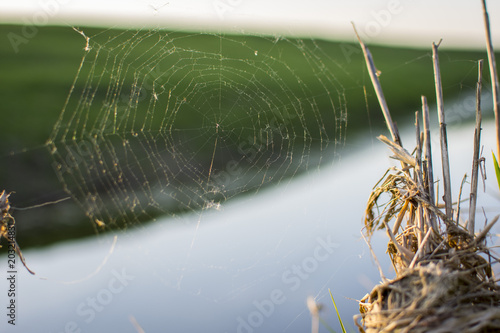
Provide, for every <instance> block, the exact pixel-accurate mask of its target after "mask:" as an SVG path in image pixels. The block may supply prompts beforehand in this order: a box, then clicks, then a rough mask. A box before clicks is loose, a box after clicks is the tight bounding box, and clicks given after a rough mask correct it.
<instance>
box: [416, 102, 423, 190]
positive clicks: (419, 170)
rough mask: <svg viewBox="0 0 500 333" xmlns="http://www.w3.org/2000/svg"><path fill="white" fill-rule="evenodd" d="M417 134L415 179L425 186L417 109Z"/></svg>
mask: <svg viewBox="0 0 500 333" xmlns="http://www.w3.org/2000/svg"><path fill="white" fill-rule="evenodd" d="M415 132H416V133H415V134H416V137H415V139H416V143H417V150H416V152H415V161H416V163H415V181H416V182H417V184H418V186H420V187H422V188H425V184H424V179H423V172H422V140H421V138H422V133H421V132H420V114H419V113H418V111H415Z"/></svg>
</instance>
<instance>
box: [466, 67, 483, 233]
mask: <svg viewBox="0 0 500 333" xmlns="http://www.w3.org/2000/svg"><path fill="white" fill-rule="evenodd" d="M477 65H478V74H477V86H476V129H475V130H474V155H473V156H472V176H471V188H470V199H469V223H468V224H467V229H468V231H469V234H471V235H474V229H475V216H476V202H477V180H478V170H479V148H480V142H481V119H482V117H481V81H482V80H483V60H479V61H478V63H477Z"/></svg>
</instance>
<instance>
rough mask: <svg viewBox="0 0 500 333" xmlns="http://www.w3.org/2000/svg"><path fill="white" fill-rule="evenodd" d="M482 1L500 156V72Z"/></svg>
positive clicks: (488, 20) (486, 10)
mask: <svg viewBox="0 0 500 333" xmlns="http://www.w3.org/2000/svg"><path fill="white" fill-rule="evenodd" d="M482 2H483V17H484V27H485V31H486V46H487V50H488V63H489V67H490V76H491V90H492V92H493V111H494V113H495V124H496V131H497V156H500V118H499V116H498V109H499V108H500V97H499V83H498V73H497V66H496V62H495V53H494V51H493V43H492V42H491V30H490V19H489V15H488V9H487V8H486V0H483V1H482Z"/></svg>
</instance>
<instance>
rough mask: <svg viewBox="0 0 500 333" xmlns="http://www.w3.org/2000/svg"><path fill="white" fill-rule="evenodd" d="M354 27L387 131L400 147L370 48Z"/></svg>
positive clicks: (399, 140) (397, 133)
mask: <svg viewBox="0 0 500 333" xmlns="http://www.w3.org/2000/svg"><path fill="white" fill-rule="evenodd" d="M352 26H353V28H354V32H355V33H356V36H357V38H358V41H359V45H361V49H362V50H363V55H364V56H365V61H366V67H367V68H368V73H369V74H370V78H371V80H372V84H373V88H374V89H375V93H376V94H377V98H378V102H379V104H380V108H381V109H382V113H383V114H384V118H385V122H386V124H387V128H388V129H389V132H390V133H391V137H392V141H394V142H395V143H397V144H398V145H400V146H401V147H402V146H403V145H402V143H401V139H400V137H399V132H398V129H397V127H396V125H395V124H394V122H393V121H392V118H391V113H390V112H389V107H388V106H387V102H386V100H385V97H384V92H383V91H382V86H381V85H380V81H379V80H378V75H377V69H376V68H375V63H374V61H373V57H372V55H371V53H370V50H368V48H367V47H366V45H365V43H363V41H362V40H361V37H359V35H358V32H357V31H356V27H355V26H354V23H353V24H352Z"/></svg>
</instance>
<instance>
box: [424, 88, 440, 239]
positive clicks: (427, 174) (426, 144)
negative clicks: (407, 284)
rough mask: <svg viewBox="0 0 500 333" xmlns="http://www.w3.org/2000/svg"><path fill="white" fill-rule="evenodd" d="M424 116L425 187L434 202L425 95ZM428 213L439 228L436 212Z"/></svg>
mask: <svg viewBox="0 0 500 333" xmlns="http://www.w3.org/2000/svg"><path fill="white" fill-rule="evenodd" d="M422 118H423V123H424V133H423V134H424V142H423V143H422V145H423V150H424V157H423V159H424V163H422V164H423V167H422V170H423V172H424V184H425V188H426V190H427V193H428V194H429V202H431V203H433V204H434V203H435V202H436V198H435V193H434V173H433V166H432V148H431V147H432V145H431V129H430V121H429V106H428V104H427V98H426V97H425V96H422ZM428 215H429V217H430V220H429V221H430V223H431V227H432V228H433V229H434V230H437V223H436V219H435V218H434V214H432V213H431V212H429V214H428Z"/></svg>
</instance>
